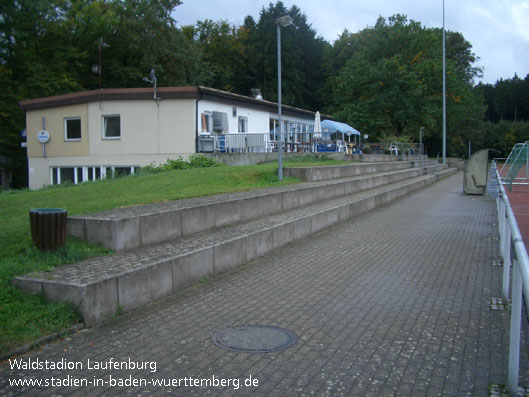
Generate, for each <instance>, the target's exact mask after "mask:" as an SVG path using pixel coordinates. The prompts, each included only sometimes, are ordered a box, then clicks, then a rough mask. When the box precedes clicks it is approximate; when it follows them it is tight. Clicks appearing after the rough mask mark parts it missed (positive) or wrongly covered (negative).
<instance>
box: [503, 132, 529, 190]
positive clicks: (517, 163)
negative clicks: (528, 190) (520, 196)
mask: <svg viewBox="0 0 529 397" xmlns="http://www.w3.org/2000/svg"><path fill="white" fill-rule="evenodd" d="M499 173H500V175H501V177H502V178H503V180H504V181H505V182H506V184H507V188H508V189H509V191H511V189H512V185H527V184H529V141H526V142H524V143H517V144H516V145H514V147H513V148H512V150H511V153H510V154H509V157H508V158H507V159H506V160H505V163H503V165H502V167H501V169H500V171H499Z"/></svg>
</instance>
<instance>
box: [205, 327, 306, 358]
mask: <svg viewBox="0 0 529 397" xmlns="http://www.w3.org/2000/svg"><path fill="white" fill-rule="evenodd" d="M211 341H212V342H213V343H214V344H215V345H216V346H219V347H222V348H224V349H228V350H233V351H238V352H245V353H269V352H275V351H278V350H283V349H288V348H289V347H291V346H293V345H294V344H295V343H296V342H297V341H298V337H297V336H296V334H294V333H293V332H291V331H289V330H287V329H284V328H279V327H273V326H271V325H244V326H239V327H232V328H226V329H223V330H222V331H219V332H217V333H216V334H214V335H213V336H212V337H211Z"/></svg>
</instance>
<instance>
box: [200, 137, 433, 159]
mask: <svg viewBox="0 0 529 397" xmlns="http://www.w3.org/2000/svg"><path fill="white" fill-rule="evenodd" d="M274 138H275V136H274V135H273V134H268V133H228V134H219V135H217V134H211V135H201V136H199V138H198V151H199V152H217V153H266V152H277V147H278V144H277V140H275V139H274ZM283 148H284V150H285V152H309V153H325V152H343V153H349V154H363V153H364V152H365V153H366V154H367V153H371V154H393V155H396V156H397V158H399V159H402V160H407V159H410V158H411V157H417V156H420V155H421V153H423V150H422V146H421V145H420V144H417V143H398V142H390V143H359V144H358V143H354V142H347V141H346V140H340V139H338V140H324V139H315V138H313V136H312V134H307V133H303V134H301V133H300V134H291V135H285V142H284V145H283Z"/></svg>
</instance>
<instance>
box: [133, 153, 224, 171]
mask: <svg viewBox="0 0 529 397" xmlns="http://www.w3.org/2000/svg"><path fill="white" fill-rule="evenodd" d="M220 165H222V164H220V163H217V162H216V161H215V160H213V159H210V158H209V157H206V156H203V155H201V154H192V155H191V156H189V160H188V161H185V160H184V159H183V158H182V157H178V158H177V159H167V161H166V162H165V163H164V164H160V165H156V164H154V163H152V164H150V165H148V166H146V167H143V168H142V172H143V173H151V174H152V173H158V172H163V171H170V170H187V169H190V168H209V167H218V166H220Z"/></svg>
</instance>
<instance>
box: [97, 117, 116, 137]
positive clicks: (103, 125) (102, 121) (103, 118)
mask: <svg viewBox="0 0 529 397" xmlns="http://www.w3.org/2000/svg"><path fill="white" fill-rule="evenodd" d="M111 117H118V118H119V136H106V129H105V120H106V119H107V118H111ZM101 136H102V139H104V140H119V139H121V115H120V114H104V115H102V116H101Z"/></svg>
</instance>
